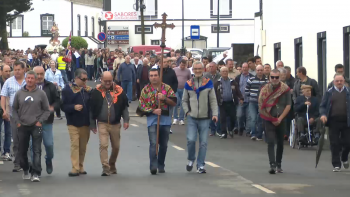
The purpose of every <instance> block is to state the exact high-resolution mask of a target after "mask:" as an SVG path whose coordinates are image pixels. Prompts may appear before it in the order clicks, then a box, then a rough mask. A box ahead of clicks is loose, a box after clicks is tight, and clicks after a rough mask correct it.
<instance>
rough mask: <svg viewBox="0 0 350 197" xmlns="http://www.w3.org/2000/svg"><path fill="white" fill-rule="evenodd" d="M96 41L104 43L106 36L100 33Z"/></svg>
mask: <svg viewBox="0 0 350 197" xmlns="http://www.w3.org/2000/svg"><path fill="white" fill-rule="evenodd" d="M97 39H98V40H99V41H101V42H104V41H105V40H106V34H105V33H103V32H101V33H99V34H98V35H97Z"/></svg>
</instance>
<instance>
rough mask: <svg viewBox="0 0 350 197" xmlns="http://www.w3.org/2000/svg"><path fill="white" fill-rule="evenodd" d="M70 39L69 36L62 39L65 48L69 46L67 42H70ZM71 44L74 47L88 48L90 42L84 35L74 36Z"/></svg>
mask: <svg viewBox="0 0 350 197" xmlns="http://www.w3.org/2000/svg"><path fill="white" fill-rule="evenodd" d="M68 40H69V37H67V38H65V39H64V40H63V41H62V46H63V47H64V48H67V44H68ZM71 46H72V47H74V48H75V49H77V50H79V49H81V48H84V49H87V48H88V43H87V42H86V40H85V39H84V38H82V37H79V36H72V40H71Z"/></svg>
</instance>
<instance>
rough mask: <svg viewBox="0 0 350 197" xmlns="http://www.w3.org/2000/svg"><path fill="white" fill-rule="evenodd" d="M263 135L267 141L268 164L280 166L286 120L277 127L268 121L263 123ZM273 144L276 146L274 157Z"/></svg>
mask: <svg viewBox="0 0 350 197" xmlns="http://www.w3.org/2000/svg"><path fill="white" fill-rule="evenodd" d="M264 125H265V135H266V141H267V153H268V155H269V161H270V164H276V162H277V164H281V163H282V155H283V141H284V132H285V128H286V120H285V119H284V120H282V121H281V123H280V124H279V125H278V126H275V125H274V124H272V122H270V121H266V120H265V121H264ZM275 141H276V142H275ZM275 144H276V145H277V149H276V157H275Z"/></svg>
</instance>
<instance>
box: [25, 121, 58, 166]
mask: <svg viewBox="0 0 350 197" xmlns="http://www.w3.org/2000/svg"><path fill="white" fill-rule="evenodd" d="M52 126H53V125H52V124H43V126H42V130H43V142H44V147H45V152H46V155H45V159H46V161H51V160H52V159H53V133H52ZM30 157H31V161H32V162H33V161H34V160H33V157H34V155H33V139H32V138H31V139H30Z"/></svg>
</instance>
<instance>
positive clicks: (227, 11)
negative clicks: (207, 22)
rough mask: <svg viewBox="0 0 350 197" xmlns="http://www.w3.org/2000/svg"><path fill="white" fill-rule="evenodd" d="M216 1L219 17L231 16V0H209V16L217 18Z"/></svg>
mask: <svg viewBox="0 0 350 197" xmlns="http://www.w3.org/2000/svg"><path fill="white" fill-rule="evenodd" d="M219 1H220V2H219ZM218 2H219V6H220V10H219V12H220V13H219V14H220V18H232V0H210V18H217V16H218Z"/></svg>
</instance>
